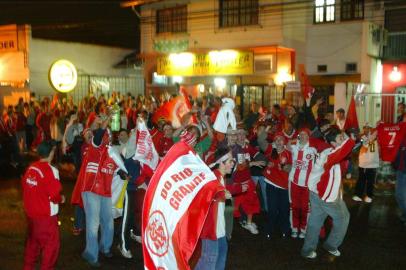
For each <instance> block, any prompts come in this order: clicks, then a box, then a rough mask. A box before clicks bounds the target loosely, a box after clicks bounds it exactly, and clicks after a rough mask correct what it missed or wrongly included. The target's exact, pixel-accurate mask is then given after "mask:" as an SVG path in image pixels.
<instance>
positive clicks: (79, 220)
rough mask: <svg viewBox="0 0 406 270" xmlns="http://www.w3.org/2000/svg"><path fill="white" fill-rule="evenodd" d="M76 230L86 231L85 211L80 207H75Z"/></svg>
mask: <svg viewBox="0 0 406 270" xmlns="http://www.w3.org/2000/svg"><path fill="white" fill-rule="evenodd" d="M73 226H74V228H75V229H82V230H83V229H84V228H85V210H84V209H83V208H82V207H80V206H79V205H75V223H74V225H73Z"/></svg>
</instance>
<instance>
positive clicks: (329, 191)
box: [0, 93, 406, 269]
mask: <svg viewBox="0 0 406 270" xmlns="http://www.w3.org/2000/svg"><path fill="white" fill-rule="evenodd" d="M174 97H175V96H170V95H168V94H163V95H161V96H160V97H152V96H138V97H133V96H131V95H130V94H127V95H122V94H120V93H112V94H111V96H109V97H106V96H104V95H100V96H99V97H97V98H96V97H95V96H89V97H85V98H84V99H83V100H81V101H80V102H79V103H78V104H75V103H74V102H73V100H72V98H71V97H68V98H43V99H42V100H36V99H35V97H32V98H31V99H30V100H28V101H24V100H23V99H20V100H19V102H18V104H17V105H16V106H9V107H8V108H7V109H6V113H5V114H4V115H3V117H1V118H0V132H1V134H0V136H1V141H0V143H1V148H0V149H1V150H2V151H8V152H9V153H10V155H8V156H9V157H10V160H9V162H10V163H11V164H12V165H13V166H19V164H21V162H22V158H21V153H25V152H27V151H35V152H36V153H37V154H38V156H39V157H40V160H39V161H37V162H35V163H33V164H31V165H30V166H29V167H28V169H27V170H26V172H25V174H24V176H23V177H22V185H23V200H24V206H25V211H26V215H27V220H28V230H29V233H28V241H27V244H26V250H25V259H24V267H25V268H24V269H34V267H35V263H36V262H37V259H38V255H39V253H40V252H42V265H43V267H44V269H53V267H54V266H55V263H56V261H57V257H58V250H59V245H60V243H59V233H58V226H57V218H56V216H57V214H58V204H59V203H63V202H64V201H65V198H64V196H62V195H61V194H63V192H62V191H61V190H62V186H61V184H60V181H59V173H58V170H57V169H56V168H57V166H55V165H52V164H58V163H60V162H62V161H66V160H68V161H70V162H72V163H73V164H74V165H75V170H76V172H77V175H78V179H77V182H76V185H75V188H74V191H73V194H72V197H71V203H72V205H73V206H74V207H75V221H74V224H73V230H72V233H73V234H74V235H80V234H82V233H85V234H86V247H85V250H84V251H83V253H82V257H83V258H84V260H85V261H86V262H87V263H89V264H90V265H91V266H94V267H98V266H100V262H99V254H102V255H103V256H105V257H107V258H109V257H111V256H112V251H111V248H112V244H113V236H114V234H115V233H114V230H115V228H114V222H113V220H114V218H115V217H117V216H121V222H120V224H121V225H120V226H119V228H116V230H118V231H119V233H118V235H119V244H118V249H119V251H120V253H121V255H122V256H123V257H125V258H127V259H131V258H132V257H133V256H132V253H131V251H130V246H131V245H132V244H133V243H134V242H131V240H135V241H138V242H139V243H142V238H141V211H142V202H143V195H144V194H145V190H146V189H147V188H148V182H149V179H150V178H151V177H152V176H153V173H154V171H153V169H151V168H150V167H149V166H147V165H146V164H144V163H142V162H140V161H139V160H137V159H134V158H133V157H134V155H135V151H136V145H137V143H136V140H137V125H138V124H139V123H141V122H142V123H145V124H146V126H147V127H148V129H149V132H150V135H151V136H152V141H153V144H154V147H155V149H156V151H157V153H158V155H159V157H160V158H163V157H164V156H165V155H166V153H167V152H168V151H169V149H170V148H171V147H172V146H173V145H175V144H176V143H177V142H178V141H183V142H185V143H187V144H188V145H190V146H191V147H192V148H193V149H194V150H195V151H196V153H198V154H199V155H200V157H201V158H202V160H203V161H205V162H206V163H207V165H208V166H210V167H211V168H212V169H213V170H214V172H215V174H216V176H217V177H218V180H219V183H220V184H221V185H222V186H223V187H224V194H225V195H224V196H222V197H221V198H219V199H218V200H216V203H215V204H213V205H212V208H215V212H216V213H217V216H213V217H212V218H209V219H208V220H209V221H210V222H208V221H207V222H206V223H207V224H205V225H204V230H203V232H202V235H201V239H202V254H201V257H200V259H199V261H198V262H197V265H196V268H195V269H224V268H225V265H226V258H227V242H228V241H232V229H233V226H235V225H234V224H233V221H234V220H237V221H238V224H239V225H240V226H242V227H243V228H244V229H246V230H247V233H251V234H254V235H256V234H258V233H259V226H257V224H256V223H255V220H256V218H257V215H258V214H260V213H261V211H263V212H264V213H266V217H267V218H266V225H265V226H264V227H263V232H264V233H265V235H266V237H267V239H270V240H272V239H273V238H275V237H280V236H281V237H292V238H299V239H304V245H303V248H302V251H301V255H302V256H303V257H305V258H309V259H314V258H316V257H317V245H318V241H319V236H322V237H323V236H324V234H325V229H324V224H325V220H326V219H329V220H330V222H329V224H330V227H331V229H330V233H329V235H328V237H327V238H326V240H325V241H324V244H323V247H324V248H325V249H326V250H327V251H328V252H329V253H330V254H331V255H332V256H336V257H338V256H340V251H339V247H340V245H341V243H342V241H343V239H344V236H345V235H346V231H347V227H348V224H349V218H350V215H349V212H348V210H347V207H346V204H345V202H344V200H343V188H342V178H343V177H344V176H346V175H347V174H349V173H351V170H354V168H349V166H348V165H349V164H351V163H352V161H351V159H352V158H353V156H357V157H358V158H356V160H357V162H356V163H357V164H359V165H358V167H359V169H358V180H357V183H356V187H355V191H354V194H353V197H352V198H353V200H354V201H359V202H361V201H364V202H365V203H371V202H372V201H373V188H374V183H375V179H376V174H377V169H378V168H379V166H380V165H379V164H380V156H379V144H378V143H377V132H376V130H375V129H374V128H373V127H372V126H371V125H369V124H366V125H365V126H364V127H363V128H362V130H361V132H357V131H356V130H353V129H349V130H345V129H344V127H345V125H344V122H345V111H344V110H343V109H339V110H338V111H337V112H336V117H335V119H334V117H333V116H332V114H322V113H320V111H319V110H318V106H320V105H321V104H322V103H323V100H322V99H319V100H316V101H312V100H311V99H310V98H309V99H306V100H305V102H304V104H303V106H302V107H301V108H297V107H295V106H292V105H285V106H280V105H279V104H275V105H273V106H271V107H270V108H264V107H260V106H258V104H256V103H252V104H251V108H250V112H249V113H248V114H247V115H245V116H244V117H241V115H240V112H239V109H240V108H238V106H236V105H235V102H234V100H233V99H232V98H230V97H219V96H205V97H202V98H197V99H195V100H193V99H192V98H190V100H189V101H188V102H190V103H191V104H192V107H191V108H190V110H189V112H187V113H185V114H184V115H182V117H181V119H179V125H174V124H173V123H171V122H170V121H168V119H164V118H158V120H156V121H155V120H154V119H155V118H154V113H156V111H157V110H158V108H160V107H161V106H163V105H164V104H165V103H166V102H169V101H170V100H171V99H172V98H174ZM117 106H119V109H120V118H119V121H120V129H119V130H118V131H116V132H111V128H110V126H111V123H112V117H111V116H112V113H114V110H116V109H114V108H117ZM398 113H399V115H400V116H401V117H400V118H399V119H398V121H403V115H404V113H405V106H404V104H400V105H399V108H398ZM403 141H404V142H403ZM405 149H406V140H403V139H402V144H401V147H400V150H399V152H398V154H397V155H398V158H397V159H396V162H395V163H396V171H397V180H398V181H397V183H396V184H397V187H396V188H397V190H396V198H397V200H398V203H399V207H400V208H401V210H402V215H401V219H402V220H403V221H406V198H405V197H406V190H405V187H406V183H404V181H405V179H406V177H405V175H406V156H405V153H406V150H405ZM123 180H124V181H123ZM124 182H125V183H126V184H125V187H124V191H125V192H124V195H123V196H124V206H123V207H122V209H121V212H120V213H119V214H117V215H116V214H115V212H114V211H113V210H112V209H115V208H117V207H116V206H115V203H116V200H117V198H114V194H113V193H114V192H112V189H115V187H114V186H115V185H118V186H120V187H122V183H124ZM121 195H122V194H121ZM116 210H117V209H116ZM212 210H213V209H211V211H212ZM209 216H210V213H209ZM213 226H214V227H213ZM99 230H100V232H101V233H100V236H99ZM261 230H262V229H261ZM99 238H100V239H99Z"/></svg>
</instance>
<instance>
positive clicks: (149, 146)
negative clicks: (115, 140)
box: [133, 121, 159, 170]
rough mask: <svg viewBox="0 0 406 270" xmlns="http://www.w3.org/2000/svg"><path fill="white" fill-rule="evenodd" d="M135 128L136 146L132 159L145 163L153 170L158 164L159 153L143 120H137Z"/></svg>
mask: <svg viewBox="0 0 406 270" xmlns="http://www.w3.org/2000/svg"><path fill="white" fill-rule="evenodd" d="M137 130H138V135H137V136H138V138H137V148H136V150H135V155H134V157H133V159H135V160H138V161H140V162H141V163H144V164H147V165H148V166H149V167H150V168H151V169H153V170H155V169H156V166H157V165H158V161H159V155H158V152H157V151H156V149H155V146H154V143H153V141H152V137H151V134H150V133H149V130H148V128H147V125H146V124H145V122H144V121H139V122H138V123H137Z"/></svg>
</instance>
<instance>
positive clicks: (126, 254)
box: [117, 245, 133, 259]
mask: <svg viewBox="0 0 406 270" xmlns="http://www.w3.org/2000/svg"><path fill="white" fill-rule="evenodd" d="M117 248H118V250H120V253H121V255H122V256H123V257H124V258H127V259H131V258H132V257H133V255H132V254H131V251H130V250H125V249H124V248H122V247H121V245H118V246H117Z"/></svg>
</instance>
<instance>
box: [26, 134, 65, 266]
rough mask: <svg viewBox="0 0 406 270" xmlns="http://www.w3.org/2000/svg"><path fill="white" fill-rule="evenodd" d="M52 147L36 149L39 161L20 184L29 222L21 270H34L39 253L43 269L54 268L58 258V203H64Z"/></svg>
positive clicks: (45, 145) (44, 144) (48, 143)
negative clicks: (52, 163) (22, 268)
mask: <svg viewBox="0 0 406 270" xmlns="http://www.w3.org/2000/svg"><path fill="white" fill-rule="evenodd" d="M55 145H56V144H55V143H54V142H53V141H44V142H42V143H41V144H40V145H39V146H38V154H39V155H40V157H41V159H40V160H39V161H37V162H34V163H33V164H31V166H29V167H28V169H27V171H26V172H25V174H24V176H23V178H22V181H21V184H22V190H23V201H24V210H25V213H26V215H27V222H28V239H27V242H26V245H25V254H24V270H31V269H35V265H36V263H37V260H38V257H39V256H40V253H42V260H41V269H43V270H45V269H54V268H55V263H56V260H57V259H58V253H59V245H60V243H59V228H58V218H57V214H58V204H59V203H64V202H65V197H64V196H61V195H60V192H61V190H62V185H61V183H60V182H59V172H58V170H57V169H56V168H55V167H53V166H52V165H51V164H50V163H51V161H52V159H53V158H54V154H55Z"/></svg>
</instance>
